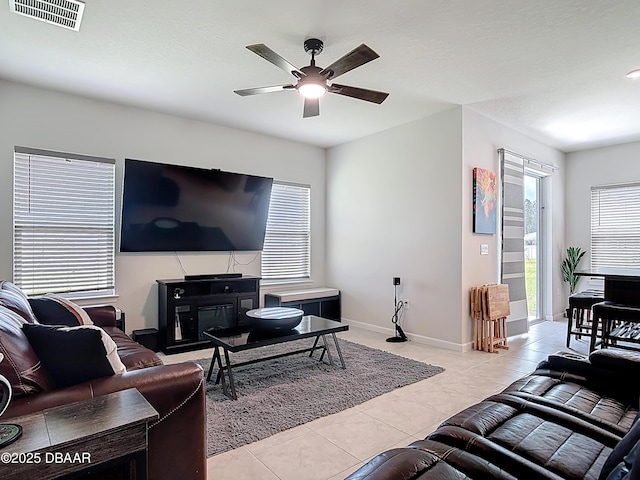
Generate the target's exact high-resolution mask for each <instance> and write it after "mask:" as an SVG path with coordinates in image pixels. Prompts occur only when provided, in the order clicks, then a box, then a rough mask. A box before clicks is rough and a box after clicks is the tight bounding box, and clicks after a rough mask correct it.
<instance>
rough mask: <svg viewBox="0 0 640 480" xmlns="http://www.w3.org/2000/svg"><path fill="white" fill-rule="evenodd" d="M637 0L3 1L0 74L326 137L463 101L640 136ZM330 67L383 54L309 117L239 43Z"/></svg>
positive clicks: (554, 142)
mask: <svg viewBox="0 0 640 480" xmlns="http://www.w3.org/2000/svg"><path fill="white" fill-rule="evenodd" d="M639 26H640V1H638V0H599V1H597V0H402V1H397V2H393V1H390V0H387V1H380V0H341V1H335V0H325V1H318V0H315V1H309V0H296V1H288V0H270V1H258V0H234V1H221V0H190V1H188V2H179V1H177V0H173V1H169V0H135V1H132V0H106V1H105V0H86V7H85V12H84V19H83V21H82V25H81V27H80V31H79V32H75V31H72V30H67V29H63V28H60V27H55V26H52V25H49V24H46V23H44V22H40V21H36V20H32V19H29V18H26V17H23V16H20V15H17V14H14V13H10V12H9V7H8V2H6V3H5V5H4V6H2V7H0V78H4V79H7V80H13V81H18V82H24V83H27V84H33V85H38V86H43V87H48V88H52V89H56V90H61V91H65V92H71V93H75V94H79V95H83V96H88V97H96V98H100V99H104V100H108V101H113V102H117V103H121V104H128V105H134V106H139V107H143V108H147V109H151V110H156V111H161V112H167V113H171V114H177V115H181V116H184V117H190V118H195V119H200V120H205V121H210V122H213V123H217V124H223V125H228V126H232V127H236V128H241V129H245V130H251V131H256V132H262V133H265V134H269V135H275V136H278V137H284V138H289V139H293V140H297V141H301V142H304V143H309V144H313V145H318V146H321V147H329V146H333V145H337V144H341V143H344V142H347V141H350V140H353V139H356V138H359V137H362V136H365V135H369V134H371V133H374V132H377V131H381V130H385V129H387V128H390V127H393V126H395V125H400V124H403V123H407V122H410V121H413V120H416V119H419V118H422V117H425V116H428V115H430V114H433V113H435V112H438V111H441V110H444V109H448V108H451V107H452V106H454V105H466V106H468V107H469V108H471V109H473V110H476V111H478V112H480V113H482V114H484V115H486V116H488V117H490V118H493V119H495V120H497V121H498V122H500V123H503V124H505V125H507V126H509V127H512V128H514V129H516V130H519V131H521V132H523V133H525V134H527V135H529V136H531V137H533V138H536V139H538V140H540V141H542V142H544V143H546V144H548V145H551V146H553V147H556V148H558V149H560V150H563V151H574V150H580V149H585V148H592V147H595V146H601V145H610V144H616V143H623V142H629V141H636V140H640V108H639V107H640V80H635V81H634V80H630V79H628V78H626V76H625V75H626V74H627V73H628V72H629V71H631V70H633V69H636V68H640V49H639V42H638V32H639V31H640V28H639ZM309 37H317V38H320V39H322V40H323V41H324V42H325V46H324V51H323V52H322V53H321V54H320V55H319V56H318V58H317V64H318V65H319V66H321V67H323V66H327V65H328V64H330V63H332V62H333V61H334V60H336V59H337V58H339V57H341V56H342V55H343V54H345V53H347V52H348V51H350V50H351V49H353V48H355V47H356V46H358V45H359V44H361V43H366V44H367V45H368V46H370V47H371V48H373V49H374V50H375V51H376V52H378V54H380V58H378V59H377V60H375V61H373V62H370V63H368V64H366V65H364V66H362V67H360V68H358V69H356V70H353V71H351V72H348V73H346V74H345V75H344V76H342V77H340V80H339V83H342V84H346V85H352V86H358V87H364V88H370V89H373V90H381V91H386V92H389V93H390V95H389V98H388V99H387V100H386V101H385V102H384V103H383V104H381V105H375V104H372V103H368V102H363V101H359V100H355V99H352V98H348V97H343V96H339V95H333V94H329V95H326V96H325V97H323V98H322V99H321V103H320V117H314V118H306V119H303V118H302V99H301V98H300V97H299V95H298V94H297V93H296V92H291V91H284V92H277V93H270V94H265V95H258V96H251V97H240V96H238V95H236V94H234V93H233V90H237V89H242V88H249V87H258V86H266V85H277V84H284V83H294V82H295V78H294V77H293V76H290V75H287V73H286V72H284V71H282V70H280V69H278V68H277V67H275V66H274V65H272V64H270V63H268V62H267V61H265V60H264V59H262V58H260V57H259V56H257V55H255V54H253V53H251V52H250V51H249V50H247V49H245V48H244V47H245V46H246V45H249V44H253V43H265V44H266V45H268V46H269V47H271V48H272V49H273V50H275V51H276V52H277V53H279V54H280V55H281V56H283V57H284V58H285V59H287V60H289V62H291V63H293V64H294V65H296V66H298V67H303V66H305V65H308V64H309V60H310V57H309V56H308V55H307V54H306V53H305V52H304V49H303V47H302V44H303V41H304V40H305V39H306V38H309Z"/></svg>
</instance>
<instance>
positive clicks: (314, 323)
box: [202, 315, 349, 400]
mask: <svg viewBox="0 0 640 480" xmlns="http://www.w3.org/2000/svg"><path fill="white" fill-rule="evenodd" d="M346 330H349V325H346V324H344V323H340V322H336V321H334V320H327V319H326V318H322V317H316V316H315V315H308V316H305V317H303V318H302V321H301V322H300V324H299V325H298V326H297V327H296V328H294V329H292V330H288V331H284V332H283V331H273V332H269V331H265V330H255V329H242V330H235V331H229V330H225V331H220V332H218V331H216V330H207V331H204V332H202V333H203V334H204V335H205V336H206V337H207V338H208V339H209V340H210V341H211V343H212V344H213V346H214V351H213V357H212V358H211V365H210V366H209V373H208V374H207V381H209V380H211V373H212V372H213V369H214V368H215V365H216V363H217V364H218V375H217V377H216V384H217V383H220V382H221V381H222V390H223V391H224V393H225V395H227V396H228V397H231V398H232V399H234V400H237V399H238V394H237V392H236V385H235V382H234V379H233V370H232V367H233V368H237V367H241V366H244V365H251V364H254V363H258V362H264V361H266V360H271V359H274V358H281V357H288V356H290V355H296V354H299V353H306V352H309V356H310V357H312V356H313V354H314V353H315V352H316V351H319V352H320V357H319V358H318V361H323V360H324V356H325V354H326V355H327V360H328V362H329V364H330V365H334V361H333V355H332V354H331V351H330V350H329V348H328V342H327V338H326V336H327V335H331V337H332V338H333V343H334V345H335V347H336V351H337V353H338V357H340V364H341V366H342V368H346V364H345V362H344V358H343V357H342V352H341V351H340V345H339V344H338V339H337V337H336V333H337V332H344V331H346ZM314 337H315V342H313V346H312V347H310V348H303V349H299V350H294V351H291V352H286V353H281V354H278V355H270V356H265V357H261V358H258V359H255V360H250V361H246V362H240V363H235V364H233V365H232V364H231V360H230V358H229V352H233V353H236V352H241V351H243V350H253V349H255V348H259V347H266V346H268V345H277V344H279V343H288V342H295V341H297V340H302V339H305V338H314ZM321 340H322V344H320V345H319V343H320V341H321ZM221 349H222V351H223V354H224V359H225V365H223V364H222V355H221V354H220V350H221ZM227 376H228V377H229V387H230V390H231V392H229V389H227V379H226V377H227Z"/></svg>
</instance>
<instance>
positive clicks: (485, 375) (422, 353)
mask: <svg viewBox="0 0 640 480" xmlns="http://www.w3.org/2000/svg"><path fill="white" fill-rule="evenodd" d="M566 331H567V324H566V322H562V321H559V322H542V323H539V324H536V325H533V326H532V327H531V329H530V332H529V333H527V334H524V335H519V336H516V337H511V338H509V341H508V344H509V350H508V351H501V352H500V353H498V354H492V353H486V352H478V351H471V352H467V353H459V352H452V351H449V350H443V349H439V348H435V347H430V346H426V345H422V344H419V343H416V342H406V343H387V342H385V338H386V336H385V335H382V334H379V333H374V332H370V331H367V330H363V329H358V328H353V327H351V328H350V330H349V331H348V332H343V333H341V334H340V336H341V337H342V338H345V339H347V340H350V341H352V342H356V343H361V344H364V345H368V346H370V347H374V348H380V349H382V350H385V351H388V352H391V353H395V354H397V355H402V356H405V357H408V358H412V359H414V360H418V361H421V362H426V363H431V364H433V365H439V366H441V367H444V368H445V369H446V370H445V371H444V372H443V373H441V374H439V375H436V376H435V377H432V378H428V379H426V380H423V381H421V382H417V383H414V384H412V385H408V386H406V387H403V388H400V389H397V390H394V391H392V392H390V393H387V394H385V395H381V396H379V397H376V398H374V399H372V400H369V401H367V402H365V403H363V404H361V405H358V406H356V407H353V408H350V409H348V410H344V411H342V412H340V413H336V414H334V415H330V416H327V417H324V418H320V419H318V420H314V421H312V422H309V423H307V424H304V425H301V426H299V427H295V428H292V429H290V430H286V431H284V432H281V433H278V434H276V435H273V436H271V437H269V438H266V439H264V440H260V441H258V442H255V443H252V444H249V445H245V446H244V447H240V448H237V449H235V450H232V451H229V452H226V453H222V454H219V455H216V456H214V457H211V458H209V459H208V461H207V468H208V479H209V480H245V479H247V480H249V479H251V480H342V479H344V477H345V476H347V475H349V474H350V473H352V472H354V471H355V470H357V469H358V468H359V467H360V466H362V465H363V464H364V463H366V462H367V461H368V460H370V459H371V458H372V457H373V456H375V455H377V454H378V453H380V452H382V451H384V450H387V449H389V448H393V447H402V446H405V445H408V444H409V443H411V442H413V441H414V440H418V439H422V438H424V437H425V436H426V435H427V434H429V433H430V432H432V431H433V430H434V429H435V428H436V427H437V426H438V425H439V424H440V423H441V422H442V421H443V420H445V419H447V418H448V417H450V416H451V415H453V414H454V413H456V412H458V411H460V410H462V409H463V408H465V407H468V406H470V405H473V404H474V403H477V402H479V401H481V400H482V399H484V398H485V397H487V396H489V395H492V394H494V393H497V392H499V391H501V390H502V389H504V388H505V387H506V386H508V385H509V384H511V383H512V382H513V381H515V380H517V379H518V378H520V377H521V376H523V375H525V374H527V373H529V372H531V371H533V370H534V369H535V367H536V365H537V364H538V362H539V361H540V360H543V359H544V358H545V357H546V356H547V355H548V354H549V353H554V352H556V351H559V350H562V349H565V348H566V347H565V341H566ZM571 348H572V349H573V350H575V351H577V352H579V353H586V352H588V348H589V345H588V339H586V338H583V339H581V340H576V339H575V338H573V337H572V340H571ZM210 355H211V350H210V349H209V350H199V351H196V352H188V353H184V354H178V355H171V356H167V357H164V361H165V363H175V362H179V361H185V360H193V359H198V358H203V357H207V356H210ZM346 361H347V362H348V361H349V359H348V358H347V359H346Z"/></svg>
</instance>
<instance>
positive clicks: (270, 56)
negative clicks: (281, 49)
mask: <svg viewBox="0 0 640 480" xmlns="http://www.w3.org/2000/svg"><path fill="white" fill-rule="evenodd" d="M247 48H248V49H249V50H251V51H252V52H253V53H255V54H257V55H260V56H261V57H262V58H264V59H265V60H266V61H268V62H271V63H273V64H274V65H275V66H276V67H278V68H281V69H282V70H284V71H285V72H287V73H290V74H291V75H293V76H294V77H296V78H302V77H304V74H303V73H302V72H301V71H300V70H298V69H297V68H296V67H295V66H293V65H292V64H290V63H289V62H288V61H287V60H285V59H284V58H282V57H281V56H280V55H278V54H277V53H276V52H274V51H273V50H271V49H270V48H269V47H267V46H266V45H265V44H264V43H256V44H254V45H247Z"/></svg>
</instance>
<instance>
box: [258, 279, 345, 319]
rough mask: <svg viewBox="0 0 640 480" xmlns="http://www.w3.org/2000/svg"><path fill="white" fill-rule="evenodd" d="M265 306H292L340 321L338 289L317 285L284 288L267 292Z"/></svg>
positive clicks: (308, 313)
mask: <svg viewBox="0 0 640 480" xmlns="http://www.w3.org/2000/svg"><path fill="white" fill-rule="evenodd" d="M264 306H265V307H294V308H299V309H301V310H303V311H304V312H305V314H306V315H317V316H319V317H324V318H328V319H330V320H337V321H340V318H341V317H340V315H341V311H340V310H341V309H340V290H338V289H336V288H328V287H319V288H303V289H296V290H284V291H279V292H272V293H267V294H265V296H264Z"/></svg>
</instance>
